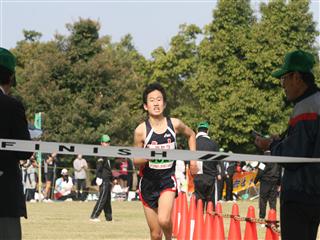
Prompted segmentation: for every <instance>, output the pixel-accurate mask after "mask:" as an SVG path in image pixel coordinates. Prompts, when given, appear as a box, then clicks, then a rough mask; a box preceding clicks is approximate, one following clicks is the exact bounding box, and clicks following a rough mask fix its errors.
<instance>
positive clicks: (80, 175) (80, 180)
mask: <svg viewBox="0 0 320 240" xmlns="http://www.w3.org/2000/svg"><path fill="white" fill-rule="evenodd" d="M73 168H74V178H75V180H76V185H77V189H76V198H77V200H81V201H84V200H85V199H86V197H87V194H86V192H87V187H86V179H87V173H86V170H87V169H88V164H87V161H86V160H85V159H84V158H83V157H82V155H81V154H79V155H78V156H77V158H76V159H75V160H74V161H73Z"/></svg>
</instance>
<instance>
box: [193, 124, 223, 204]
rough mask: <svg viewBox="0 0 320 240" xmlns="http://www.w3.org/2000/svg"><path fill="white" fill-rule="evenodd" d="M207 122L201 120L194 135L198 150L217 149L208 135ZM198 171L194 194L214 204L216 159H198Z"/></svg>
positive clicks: (216, 171)
mask: <svg viewBox="0 0 320 240" xmlns="http://www.w3.org/2000/svg"><path fill="white" fill-rule="evenodd" d="M208 129H209V124H208V123H207V122H201V123H199V125H198V133H197V135H196V145H197V146H196V147H197V150H200V151H214V152H217V151H219V146H218V144H217V143H215V142H214V141H213V140H212V139H210V137H209V135H208ZM197 165H198V169H199V171H198V173H197V174H196V175H195V176H194V180H193V181H194V190H195V191H194V194H195V196H196V198H197V200H198V199H202V201H203V202H204V203H208V202H209V201H211V202H212V203H213V205H215V181H216V177H217V174H218V169H217V165H218V163H217V162H216V161H204V162H201V161H198V162H197Z"/></svg>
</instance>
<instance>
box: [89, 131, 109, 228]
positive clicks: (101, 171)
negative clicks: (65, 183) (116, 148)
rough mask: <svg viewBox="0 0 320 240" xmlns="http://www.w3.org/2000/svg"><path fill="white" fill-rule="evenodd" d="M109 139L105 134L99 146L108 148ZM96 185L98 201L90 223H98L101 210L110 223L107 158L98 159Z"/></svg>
mask: <svg viewBox="0 0 320 240" xmlns="http://www.w3.org/2000/svg"><path fill="white" fill-rule="evenodd" d="M110 141H111V140H110V137H109V135H107V134H105V135H102V137H101V139H100V142H101V146H104V147H108V146H110ZM96 175H97V177H96V183H97V185H98V186H99V199H98V201H97V203H96V205H95V206H94V209H93V211H92V213H91V217H90V221H92V222H100V219H99V215H100V214H101V212H102V210H103V211H104V215H105V218H106V221H112V207H111V186H112V172H111V167H110V161H109V158H99V159H98V163H97V171H96Z"/></svg>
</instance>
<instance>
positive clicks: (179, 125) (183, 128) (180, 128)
mask: <svg viewBox="0 0 320 240" xmlns="http://www.w3.org/2000/svg"><path fill="white" fill-rule="evenodd" d="M172 123H173V126H174V128H175V131H176V133H179V134H183V135H185V136H186V138H187V139H188V145H189V150H191V151H195V150H196V134H195V133H194V131H193V130H192V129H191V128H190V127H188V126H187V125H186V124H184V123H183V122H182V121H181V120H180V119H177V118H172ZM190 172H191V174H192V175H193V174H197V172H198V167H197V161H195V160H191V161H190Z"/></svg>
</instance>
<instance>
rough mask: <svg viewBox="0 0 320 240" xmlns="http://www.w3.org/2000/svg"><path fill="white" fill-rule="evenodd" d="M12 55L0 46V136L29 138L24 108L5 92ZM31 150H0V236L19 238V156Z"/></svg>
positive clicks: (24, 214) (22, 204) (10, 80)
mask: <svg viewBox="0 0 320 240" xmlns="http://www.w3.org/2000/svg"><path fill="white" fill-rule="evenodd" d="M15 65H16V61H15V57H14V56H13V54H12V53H11V52H9V51H8V50H6V49H4V48H0V113H1V117H0V138H6V139H21V140H30V134H29V131H28V124H27V120H26V116H25V110H24V107H23V106H22V104H21V102H19V101H18V100H16V99H15V98H13V97H11V96H9V95H8V94H9V92H10V89H11V87H12V86H14V85H15ZM31 155H32V153H24V152H13V151H0V189H1V192H2V193H3V195H2V196H1V198H0V239H21V225H20V217H25V218H26V217H27V211H26V204H25V199H24V195H23V186H22V178H21V170H20V168H19V160H26V159H28V158H30V157H31Z"/></svg>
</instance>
